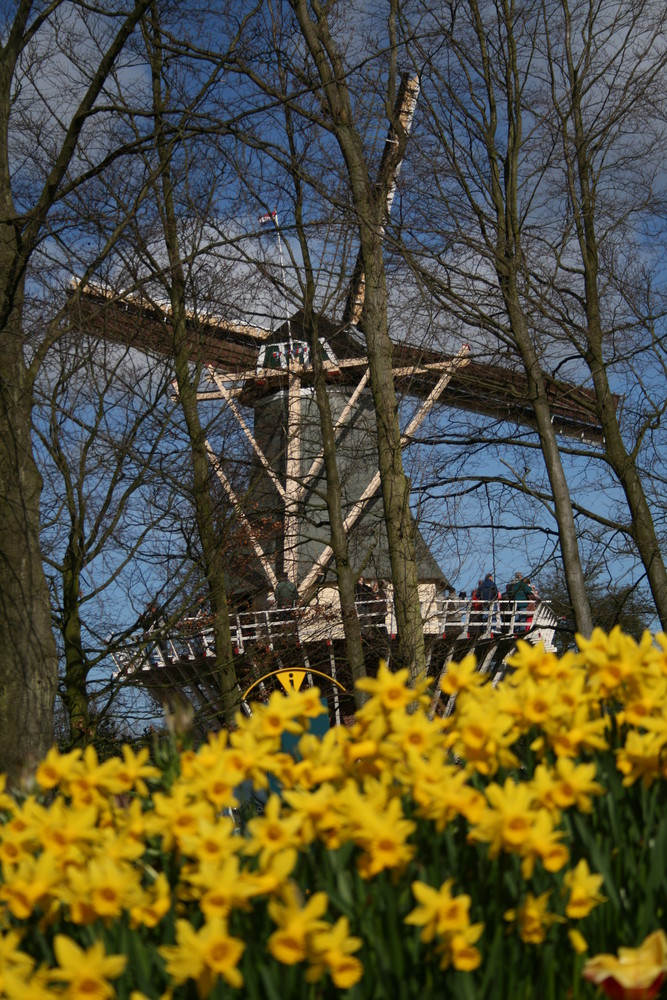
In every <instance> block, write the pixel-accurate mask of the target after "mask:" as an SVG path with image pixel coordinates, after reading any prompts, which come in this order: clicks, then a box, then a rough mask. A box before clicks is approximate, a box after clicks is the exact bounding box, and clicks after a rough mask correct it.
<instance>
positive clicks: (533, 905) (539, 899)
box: [504, 892, 564, 944]
mask: <svg viewBox="0 0 667 1000" xmlns="http://www.w3.org/2000/svg"><path fill="white" fill-rule="evenodd" d="M550 896H551V893H550V892H543V893H542V894H541V895H540V896H533V894H532V893H531V892H529V893H528V894H527V896H526V898H525V900H524V901H523V903H522V904H521V906H519V907H517V909H515V910H507V911H506V912H505V914H504V917H505V920H507V921H509V922H511V923H516V925H517V927H518V930H519V937H520V938H521V940H522V941H524V942H525V943H526V944H542V942H543V941H544V940H545V938H546V936H547V931H548V930H549V928H550V927H552V926H553V924H556V923H564V918H563V917H561V916H559V915H558V914H556V913H550V912H549V909H548V907H549V897H550Z"/></svg>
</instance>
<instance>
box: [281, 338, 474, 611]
mask: <svg viewBox="0 0 667 1000" xmlns="http://www.w3.org/2000/svg"><path fill="white" fill-rule="evenodd" d="M469 351H470V348H469V347H468V346H467V345H466V346H465V347H462V348H461V350H460V351H459V353H458V354H457V355H456V357H455V358H454V359H453V360H452V361H450V362H448V364H447V369H446V371H443V373H442V375H441V376H440V378H439V379H438V381H437V383H436V385H435V386H434V388H433V389H432V390H431V392H430V394H429V396H428V398H427V399H426V400H425V402H424V404H423V405H422V406H420V408H419V410H418V411H417V413H416V414H415V415H414V417H413V418H412V420H411V421H410V423H409V424H408V427H407V428H406V430H405V432H404V433H403V434H401V445H405V444H407V443H408V441H409V439H410V438H411V437H412V435H413V434H414V433H415V431H416V430H417V428H418V427H419V426H420V425H421V424H422V423H423V422H424V420H425V419H426V417H427V416H428V414H429V413H430V412H431V410H432V409H433V407H434V406H435V404H436V402H437V401H438V399H439V398H440V396H441V395H442V393H443V391H444V389H445V388H446V386H447V384H448V382H449V381H450V379H451V377H452V374H453V372H454V371H455V370H456V369H457V368H462V367H463V366H464V365H467V364H468V358H467V355H468V353H469ZM379 486H380V472H379V470H378V471H377V472H376V473H375V475H374V476H373V478H372V480H371V481H370V483H369V484H368V486H367V487H366V489H365V490H364V492H363V493H362V495H361V496H360V497H359V499H358V500H357V501H356V503H355V504H353V506H352V509H351V510H350V513H349V514H348V516H347V517H346V518H345V522H344V525H343V527H344V528H345V531H346V532H347V531H349V530H350V528H352V527H353V526H354V525H355V524H356V522H357V521H358V520H359V518H360V517H361V515H362V513H363V512H364V510H365V508H366V505H367V504H368V501H369V500H370V499H371V498H372V497H373V496H375V494H376V493H377V490H378V487H379ZM332 556H333V549H332V547H331V546H330V545H327V546H326V547H325V548H324V549H323V551H322V552H321V553H320V555H319V557H318V558H317V560H316V561H315V562H314V563H313V566H312V567H311V569H310V570H309V572H308V573H307V575H306V577H305V578H304V580H303V581H302V583H301V586H300V587H299V591H300V593H302V594H305V593H307V592H308V590H309V589H310V587H311V586H312V585H313V584H314V583H315V581H316V580H317V577H318V576H319V575H320V573H321V572H322V571H323V570H324V569H325V567H326V566H328V564H329V562H330V561H331V558H332Z"/></svg>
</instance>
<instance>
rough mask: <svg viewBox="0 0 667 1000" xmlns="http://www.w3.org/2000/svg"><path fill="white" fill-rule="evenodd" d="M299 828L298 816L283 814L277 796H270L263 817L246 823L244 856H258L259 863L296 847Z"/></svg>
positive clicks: (257, 817)
mask: <svg viewBox="0 0 667 1000" xmlns="http://www.w3.org/2000/svg"><path fill="white" fill-rule="evenodd" d="M300 826H301V820H300V818H299V816H297V815H294V814H293V813H289V812H283V810H282V803H281V800H280V798H279V796H278V795H270V796H269V800H268V802H267V804H266V807H265V809H264V815H263V816H256V817H255V818H254V819H251V820H250V821H249V822H248V826H247V829H248V839H247V840H246V842H245V843H244V845H243V850H244V852H245V853H246V854H258V855H259V857H260V862H265V861H266V860H267V859H268V858H270V857H271V856H272V855H274V854H278V853H280V852H281V851H284V850H286V849H287V848H289V847H296V846H298V843H299V828H300Z"/></svg>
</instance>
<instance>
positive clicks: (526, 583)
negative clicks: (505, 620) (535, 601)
mask: <svg viewBox="0 0 667 1000" xmlns="http://www.w3.org/2000/svg"><path fill="white" fill-rule="evenodd" d="M508 594H509V596H510V599H511V600H513V601H514V602H515V615H514V624H515V625H520V626H522V627H525V625H526V618H527V612H528V602H529V601H530V599H531V597H532V596H533V591H532V588H531V586H530V580H529V579H528V578H527V577H525V576H524V575H523V573H515V574H514V579H513V581H512V583H511V584H510V585H509V587H508Z"/></svg>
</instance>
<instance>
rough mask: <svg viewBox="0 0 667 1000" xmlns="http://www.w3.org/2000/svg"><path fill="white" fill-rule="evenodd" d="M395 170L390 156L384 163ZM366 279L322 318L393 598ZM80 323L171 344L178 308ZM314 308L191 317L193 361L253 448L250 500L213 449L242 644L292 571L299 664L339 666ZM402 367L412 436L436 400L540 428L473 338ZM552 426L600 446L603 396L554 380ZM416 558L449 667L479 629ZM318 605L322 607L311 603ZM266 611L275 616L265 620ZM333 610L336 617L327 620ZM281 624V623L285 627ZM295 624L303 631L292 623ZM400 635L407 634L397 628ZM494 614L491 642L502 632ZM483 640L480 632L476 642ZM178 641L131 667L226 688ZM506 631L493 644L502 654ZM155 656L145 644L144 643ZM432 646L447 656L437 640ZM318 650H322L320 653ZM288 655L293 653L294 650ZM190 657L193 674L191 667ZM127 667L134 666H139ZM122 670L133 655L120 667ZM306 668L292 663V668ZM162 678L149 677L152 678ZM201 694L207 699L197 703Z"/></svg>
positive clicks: (327, 360) (126, 308)
mask: <svg viewBox="0 0 667 1000" xmlns="http://www.w3.org/2000/svg"><path fill="white" fill-rule="evenodd" d="M417 94H418V83H417V81H416V79H410V78H408V77H406V78H404V80H403V84H402V87H401V90H400V92H399V95H398V99H397V114H398V116H399V119H400V121H401V125H402V127H403V129H404V130H405V131H406V132H407V131H409V128H410V123H411V120H412V116H413V113H414V107H415V103H416V100H417ZM394 140H395V137H394V135H393V134H392V133H391V132H390V134H389V136H388V139H387V142H386V145H385V150H384V154H383V160H384V161H386V160H387V159H388V160H389V161H390V164H389V165H390V176H391V177H392V178H393V180H392V184H391V185H390V189H389V191H388V195H387V213H388V212H389V210H390V208H391V202H392V200H393V196H394V191H395V186H396V178H397V176H398V171H399V169H400V162H391V158H392V157H395V147H396V143H395V141H394ZM384 165H385V167H386V162H385V164H384ZM363 297H364V279H363V273H362V270H361V267H360V265H359V264H357V267H356V268H355V271H354V274H353V280H352V285H351V290H350V293H349V296H348V301H347V307H346V310H345V313H344V316H343V318H342V319H341V320H340V321H339V322H335V321H333V320H330V319H327V318H326V317H323V316H320V317H317V333H318V338H319V350H320V351H321V359H322V367H323V370H324V374H325V377H326V379H327V382H328V394H329V399H330V405H331V410H332V414H333V419H334V424H335V437H336V447H337V456H338V462H339V468H340V474H341V480H342V482H343V491H344V496H343V507H344V516H345V527H346V531H347V533H348V538H349V540H350V552H351V556H352V559H353V562H354V564H355V565H357V566H358V567H359V569H360V572H362V573H363V575H364V577H366V578H368V579H371V580H376V581H379V582H381V583H382V584H383V585H384V587H385V589H386V591H388V596H389V598H391V572H390V567H389V560H388V545H387V541H386V534H385V528H384V519H383V511H382V504H381V502H380V500H379V489H380V475H379V472H378V471H377V448H376V443H375V417H374V412H373V405H372V400H371V397H370V390H369V387H368V383H369V366H368V358H367V356H366V347H365V341H364V337H363V332H362V331H361V329H360V327H359V322H360V319H361V315H362V309H363ZM78 302H79V305H78V308H79V316H78V323H79V324H80V325H81V326H82V327H83V328H85V329H87V330H89V331H93V330H94V331H95V332H96V333H97V334H98V335H100V336H102V337H104V338H105V339H107V340H111V341H116V342H120V343H122V344H124V345H129V346H132V347H135V348H139V349H144V350H146V351H148V352H157V353H164V354H168V353H169V352H170V341H171V337H170V315H169V313H168V312H167V311H164V312H161V313H158V311H157V310H156V308H155V305H154V304H152V303H147V302H145V301H142V300H141V299H140V298H139V297H134V298H125V299H123V300H122V301H119V300H118V299H117V298H116V297H114V296H113V295H107V294H104V293H102V292H101V291H99V290H96V289H90V290H86V291H84V292H83V293H81V294H80V295H79V297H78ZM305 326H306V324H305V322H304V317H303V315H302V314H300V313H297V314H295V315H293V316H291V317H290V318H289V319H288V320H286V321H284V322H283V323H282V324H281V325H280V326H279V327H278V328H277V329H276V330H273V331H267V330H263V329H260V328H258V327H255V326H253V325H249V324H244V323H237V322H230V321H226V320H225V319H220V318H210V319H208V320H206V319H204V320H202V318H201V317H199V318H197V321H196V322H195V320H194V318H193V322H192V342H191V350H192V358H193V360H197V361H201V360H202V359H204V360H205V368H204V371H205V374H206V379H205V383H202V385H201V387H200V389H201V391H200V393H199V398H200V400H202V401H217V402H219V403H220V404H221V405H224V406H225V407H227V409H228V410H229V411H230V413H231V414H232V415H233V416H234V419H235V420H236V422H237V424H238V427H239V428H240V431H241V433H242V434H243V435H244V436H245V438H246V440H247V442H248V446H249V448H250V449H251V452H252V456H253V457H252V462H253V476H252V488H251V494H250V496H251V503H250V505H248V503H247V499H246V498H244V499H243V500H242V499H241V498H240V497H239V496H238V495H237V493H236V491H235V489H234V485H233V483H232V482H231V481H230V478H229V477H228V476H227V474H226V472H225V467H224V463H223V461H222V460H221V457H220V456H218V455H217V454H216V452H215V449H214V448H213V447H212V446H211V445H209V446H208V450H209V457H210V460H211V463H212V465H213V468H214V469H215V472H216V475H217V476H218V478H219V480H220V482H221V484H222V485H223V487H224V489H225V491H226V492H227V494H228V496H229V499H230V502H231V503H232V504H233V506H234V508H235V510H236V513H237V518H238V520H239V522H240V523H241V524H242V526H243V529H244V536H245V538H246V539H247V559H246V560H245V561H246V563H247V565H248V567H249V569H250V571H249V573H248V574H247V576H246V577H245V578H241V579H238V580H232V581H231V589H232V592H233V593H234V594H235V595H236V596H237V598H238V607H237V609H236V610H235V612H234V616H235V623H234V625H233V633H234V635H235V641H236V648H237V649H238V651H239V653H240V654H244V653H245V652H246V650H247V649H248V648H249V647H250V646H251V645H252V643H256V642H257V641H259V640H261V638H262V637H264V638H265V639H268V642H269V645H272V644H273V640H274V638H275V633H276V632H277V631H279V629H276V628H274V629H273V634H272V628H271V616H272V614H273V611H272V609H271V607H270V606H269V605H268V603H262V601H257V600H256V598H257V597H260V598H262V599H266V600H267V601H268V597H269V595H271V594H272V592H273V590H274V589H275V587H276V583H277V579H278V575H279V574H280V573H281V571H283V572H285V573H286V574H287V577H288V579H289V580H290V581H291V582H292V583H293V584H294V585H295V586H296V588H297V589H298V592H299V596H300V604H301V607H302V613H301V615H300V617H299V620H298V622H297V627H296V632H295V631H293V630H292V631H291V632H290V634H291V638H292V640H293V646H294V647H295V648H298V649H299V650H300V651H301V652H300V653H299V654H298V658H299V663H300V664H302V665H303V667H304V669H305V670H308V669H310V668H313V669H314V668H315V664H320V663H323V664H324V665H325V666H326V667H327V669H328V670H329V673H332V674H334V673H335V672H336V656H337V655H338V656H342V647H341V648H340V649H338V651H337V649H336V643H337V642H338V643H339V645H340V644H341V643H342V627H341V626H340V615H339V613H338V620H336V614H337V612H336V601H337V592H336V585H335V573H334V572H333V567H332V558H333V552H332V548H331V545H330V534H329V527H328V518H327V513H326V503H325V500H324V498H323V494H324V479H323V464H324V463H323V449H322V441H321V432H320V424H319V413H318V410H317V406H316V402H315V395H314V386H313V367H312V364H311V356H310V352H311V351H312V350H313V344H311V343H310V342H309V339H308V337H307V335H306V333H305ZM393 374H394V381H395V385H396V389H397V392H398V393H400V394H404V395H407V396H410V397H411V398H412V399H413V400H414V401H415V407H414V412H413V416H412V418H411V420H410V423H409V425H408V426H407V427H406V428H405V431H404V433H403V440H404V442H406V443H407V442H408V441H409V440H410V438H411V437H413V436H414V435H415V433H416V432H417V430H418V428H419V427H420V426H421V424H422V423H423V422H424V420H425V419H426V418H427V417H428V415H429V413H431V411H432V410H433V408H434V407H436V406H440V405H446V406H451V407H455V408H458V409H462V410H468V411H471V412H474V413H480V414H484V415H489V416H493V417H495V418H500V419H505V420H509V421H513V422H516V423H519V424H525V425H529V426H533V425H534V416H533V412H532V407H531V404H530V402H529V400H528V394H527V384H526V379H525V376H524V375H522V374H520V373H517V372H515V371H512V370H509V369H507V368H503V367H500V366H495V365H490V364H485V363H482V362H480V361H478V360H476V359H475V358H474V357H473V356H471V355H470V351H469V349H468V348H467V347H466V346H465V345H462V347H461V350H460V351H459V352H458V353H457V354H456V355H454V356H451V355H444V354H442V353H440V352H437V351H433V350H426V349H424V348H422V347H416V346H413V345H411V344H410V343H407V342H395V343H394V349H393ZM549 395H550V402H551V409H552V414H553V421H554V424H555V425H556V427H557V429H558V430H559V431H560V432H561V433H563V434H566V435H571V436H575V437H577V438H581V437H584V438H586V439H587V440H589V441H599V440H600V438H601V431H600V427H599V424H598V421H597V419H596V417H595V415H594V407H593V399H592V396H591V394H590V393H588V392H587V391H586V390H584V389H581V388H577V387H574V386H571V385H567V384H564V383H560V382H556V381H553V382H552V383H551V384H550V386H549ZM267 519H270V520H272V521H273V523H274V524H276V525H277V531H276V532H274V534H273V536H272V537H270V538H268V539H267V537H266V535H265V533H264V532H263V531H262V530H261V529H260V527H259V526H260V525H262V524H265V523H266V521H267ZM415 538H416V555H417V561H418V573H419V581H420V598H421V602H422V610H423V617H424V620H425V632H426V634H427V636H428V635H430V636H431V638H432V639H433V640H434V641H435V640H437V641H438V642H439V643H440V646H441V647H442V648H441V649H440V651H439V653H438V654H437V655H436V656H435V660H436V661H439V660H442V659H443V658H446V656H447V655H448V648H449V647H448V646H447V644H446V642H445V644H444V645H443V642H444V641H445V640H446V638H447V631H448V628H449V632H450V635H453V634H454V632H456V638H458V639H459V641H460V640H461V638H462V637H463V636H464V635H465V636H467V635H468V630H467V626H466V622H465V620H464V618H462V617H461V615H460V614H459V613H458V612H457V613H456V614H457V616H458V617H457V621H458V626H459V627H457V629H456V630H455V629H454V628H453V625H454V624H456V622H451V621H450V622H449V623H448V621H447V620H446V618H444V619H443V611H442V606H441V603H439V600H440V597H441V595H442V593H443V590H444V587H445V584H446V580H445V577H444V574H443V573H442V571H441V570H440V568H439V566H438V565H437V562H436V560H435V558H434V557H433V555H432V553H431V552H430V550H429V547H428V545H427V544H426V542H425V540H424V539H423V537H422V536H421V534H420V533H419V532H418V531H416V535H415ZM315 607H316V608H317V615H312V614H309V610H312V609H313V608H315ZM322 608H325V609H329V611H328V612H327V614H329V618H328V627H327V628H328V630H327V632H326V638H323V635H324V633H323V632H322V631H321V630H320V631H319V632H318V631H317V630H315V631H313V628H312V627H311V626H312V623H313V621H315V620H316V619H317V618H318V617H321V616H320V612H321V610H322ZM262 616H264V617H262ZM324 617H325V618H326V614H325V616H324ZM392 623H393V616H392V612H391V602H390V601H389V603H388V606H387V611H386V629H387V635H388V637H389V638H391V636H392ZM274 624H275V625H276V626H277V625H278V624H279V621H278V620H276V621H275V623H274ZM290 629H292V625H291V624H290ZM394 630H395V629H394ZM492 632H493V628H492V625H491V621H490V619H489V620H488V621H487V623H486V634H485V636H484V637H483V638H485V639H487V640H491V639H493V638H494V637H493V635H492ZM473 638H476V639H479V636H477V637H473ZM179 641H180V644H181V647H182V648H183V649H186V648H187V649H188V650H189V651H188V652H185V653H183V655H181V653H179V648H178V643H172V654H173V655H170V654H169V652H167V653H165V652H164V651H161V653H160V660H161V662H156V663H151V662H150V661H149V660H147V659H146V658H145V657H144V662H143V664H142V665H141V668H140V669H139V668H138V667H137V661H136V658H135V660H134V661H132V663H133V666H132V670H133V672H134V673H135V674H136V675H137V676H139V675H141V679H142V681H143V682H144V683H146V684H147V685H148V686H150V684H151V683H153V680H152V678H153V675H154V674H156V672H161V676H162V677H163V678H164V677H166V676H167V675H166V671H168V670H171V673H172V678H171V683H173V684H174V685H176V686H179V685H180V687H181V688H183V689H185V688H187V690H188V691H192V690H195V689H196V690H199V694H200V695H201V697H202V699H203V700H204V701H206V700H207V699H208V700H209V701H210V700H211V698H212V697H213V696H214V694H215V692H213V695H212V694H211V691H210V690H207V689H206V688H205V687H201V686H199V687H197V669H198V668H197V664H198V662H199V661H200V660H201V659H202V658H205V657H206V656H207V655H210V654H211V653H212V650H210V649H209V648H208V647H207V646H206V643H205V642H202V641H198V644H197V645H196V648H195V644H194V643H191V642H189V640H188V636H187V634H185V635H184V636H181V637H180V640H179ZM499 642H500V640H499V639H498V637H495V644H494V649H495V650H496V652H497V651H498V649H499V648H500V645H499ZM141 648H142V650H143V648H144V647H143V646H142V647H141ZM430 648H431V650H435V648H436V646H435V644H434V642H432V643H431V647H430ZM316 650H319V654H318V658H317V659H315V654H316ZM282 655H283V659H284V658H285V656H286V655H287V656H288V657H289V656H290V655H293V654H291V653H289V652H288V653H285V647H284V646H283V652H282ZM185 661H187V670H186V669H185V666H184V664H185ZM128 662H129V661H128ZM121 666H122V668H123V669H126V668H127V663H124V664H121ZM292 666H294V662H292ZM148 675H150V676H148ZM191 700H193V701H195V702H196V698H192V697H191Z"/></svg>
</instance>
